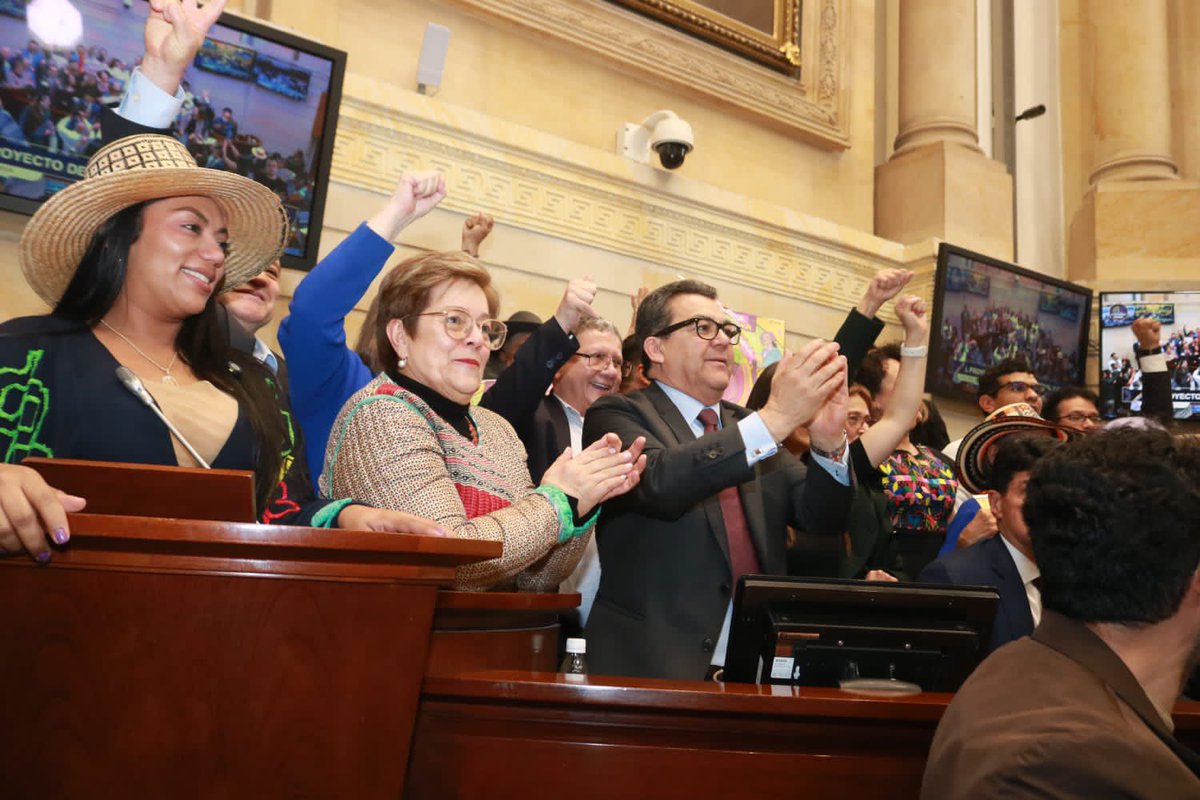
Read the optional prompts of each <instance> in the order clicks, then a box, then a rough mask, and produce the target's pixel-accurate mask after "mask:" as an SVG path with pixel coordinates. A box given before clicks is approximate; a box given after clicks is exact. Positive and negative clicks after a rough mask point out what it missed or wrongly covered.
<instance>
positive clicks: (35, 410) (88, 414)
mask: <svg viewBox="0 0 1200 800" xmlns="http://www.w3.org/2000/svg"><path fill="white" fill-rule="evenodd" d="M117 366H118V363H117V361H116V360H115V359H114V358H113V357H112V354H111V353H109V352H108V350H107V349H106V348H105V347H104V345H102V344H101V343H100V341H99V340H98V339H97V338H96V337H95V335H94V334H93V333H92V332H91V330H89V329H88V328H87V327H86V326H84V325H81V324H80V323H77V322H71V321H68V320H62V319H59V318H56V317H53V316H41V317H22V318H20V319H14V320H9V321H8V322H5V323H3V324H0V461H3V462H4V463H9V464H16V463H20V462H21V461H22V460H24V459H25V458H26V457H28V456H45V457H48V458H54V457H57V458H82V459H90V460H94V461H124V462H130V463H135V464H161V465H166V466H174V465H175V464H176V463H177V462H176V460H175V451H174V449H173V447H172V444H171V434H170V432H169V431H168V430H167V428H166V426H165V425H163V423H162V421H161V420H159V419H158V417H157V416H155V415H154V413H153V412H152V411H151V410H150V409H149V408H147V407H146V406H144V405H143V404H142V402H141V401H140V400H138V399H137V398H136V397H134V396H133V395H132V394H131V393H130V392H129V391H128V390H127V389H126V388H125V387H124V386H122V385H121V382H120V381H119V380H118V379H117V376H116V369H117ZM243 379H244V380H255V379H262V380H268V379H269V374H268V373H267V371H266V370H265V368H264V369H263V371H262V375H261V376H259V375H244V376H243ZM280 409H281V413H282V414H284V415H285V416H286V417H288V418H289V420H288V422H289V424H288V425H287V426H286V427H287V428H288V429H289V430H290V431H291V436H292V441H291V442H289V443H288V444H287V445H285V446H286V447H287V449H288V451H290V452H285V453H284V464H285V465H286V467H287V469H286V472H285V474H284V475H283V476H282V478H281V480H280V482H279V486H278V488H277V489H276V492H275V494H274V496H273V497H272V499H271V501H270V503H269V504H268V506H267V508H265V509H259V518H260V519H261V520H262V521H263V522H270V523H273V524H278V525H311V524H313V517H314V515H316V514H318V512H320V510H321V509H322V508H323V507H324V506H325V505H326V503H325V502H322V501H319V500H317V499H316V496H315V493H314V491H313V488H312V484H311V482H310V481H309V479H308V468H307V466H306V463H305V460H304V446H303V442H302V440H301V433H300V429H299V426H297V425H295V424H291V421H290V416H291V412H290V410H289V409H288V407H287V395H286V393H285V392H281V393H280ZM254 447H255V444H254V435H253V431H252V430H251V426H250V420H249V419H248V418H247V416H246V414H245V409H239V413H238V419H237V423H236V424H235V425H234V428H233V432H232V433H231V434H230V436H229V439H228V440H227V441H226V442H225V446H224V447H223V448H222V449H221V452H220V453H219V454H218V455H217V458H216V459H215V460H214V461H213V463H212V466H213V467H214V468H219V469H248V470H253V469H254V467H255V452H254Z"/></svg>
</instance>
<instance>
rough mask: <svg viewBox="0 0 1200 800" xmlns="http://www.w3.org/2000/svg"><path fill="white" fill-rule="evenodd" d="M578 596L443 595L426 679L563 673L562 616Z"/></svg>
mask: <svg viewBox="0 0 1200 800" xmlns="http://www.w3.org/2000/svg"><path fill="white" fill-rule="evenodd" d="M578 607H579V595H578V594H532V593H527V592H451V591H446V590H443V591H441V592H438V600H437V608H436V610H435V611H434V617H433V636H432V638H431V639H430V643H429V658H428V660H427V662H426V665H425V674H426V675H445V674H449V673H454V672H461V671H463V670H471V671H476V670H485V669H516V670H529V671H535V672H553V671H554V670H556V669H558V644H559V638H560V635H561V633H562V629H561V624H560V622H559V616H560V615H561V614H563V613H565V612H567V611H570V610H571V609H574V608H578Z"/></svg>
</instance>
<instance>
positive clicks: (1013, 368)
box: [942, 358, 1047, 458]
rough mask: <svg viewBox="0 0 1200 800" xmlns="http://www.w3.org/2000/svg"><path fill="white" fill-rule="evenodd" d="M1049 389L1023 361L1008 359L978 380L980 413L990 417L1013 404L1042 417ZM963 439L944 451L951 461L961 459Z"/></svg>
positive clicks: (987, 371)
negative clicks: (1027, 408) (1024, 405)
mask: <svg viewBox="0 0 1200 800" xmlns="http://www.w3.org/2000/svg"><path fill="white" fill-rule="evenodd" d="M1046 391H1047V389H1046V387H1045V386H1043V385H1042V384H1040V383H1038V379H1037V376H1035V375H1034V374H1033V370H1032V369H1030V368H1029V364H1028V363H1027V362H1026V361H1025V359H1023V358H1006V359H1004V360H1003V361H1000V362H998V363H996V364H993V365H992V366H990V367H988V368H987V370H986V371H985V372H984V373H983V374H982V375H980V376H979V399H978V401H977V402H978V403H979V410H980V411H981V412H983V416H985V417H986V416H987V415H988V414H991V413H992V412H993V411H995V410H996V409H997V408H1001V407H1003V406H1007V405H1011V404H1013V403H1025V404H1027V405H1028V406H1029V407H1030V408H1032V409H1033V410H1034V411H1036V412H1037V413H1038V414H1041V413H1042V396H1043V395H1045V394H1046ZM961 445H962V439H956V440H955V441H953V442H951V443H950V444H948V445H946V447H945V448H944V449H943V450H942V452H943V453H945V454H946V455H947V456H949V457H950V458H956V457H957V456H958V448H959V447H960V446H961Z"/></svg>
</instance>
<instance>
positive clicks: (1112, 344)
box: [1100, 291, 1200, 421]
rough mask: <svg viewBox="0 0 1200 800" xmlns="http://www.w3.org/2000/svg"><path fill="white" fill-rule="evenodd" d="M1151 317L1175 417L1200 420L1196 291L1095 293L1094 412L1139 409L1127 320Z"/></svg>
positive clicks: (1138, 378) (1199, 295) (1119, 413)
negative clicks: (1096, 395)
mask: <svg viewBox="0 0 1200 800" xmlns="http://www.w3.org/2000/svg"><path fill="white" fill-rule="evenodd" d="M1147 316H1153V317H1157V318H1158V321H1159V322H1160V323H1162V343H1163V355H1164V356H1166V359H1167V369H1168V370H1169V371H1170V373H1171V402H1172V405H1173V406H1174V414H1175V419H1178V420H1193V421H1196V420H1200V291H1195V292H1102V293H1101V294H1100V413H1101V415H1103V416H1105V417H1107V418H1109V419H1112V418H1114V417H1124V416H1128V415H1130V414H1136V413H1138V412H1140V411H1141V410H1142V373H1141V372H1140V371H1139V370H1138V368H1137V363H1138V362H1137V356H1136V354H1135V351H1134V345H1135V344H1136V342H1137V339H1136V338H1135V337H1134V335H1133V329H1132V328H1131V326H1132V325H1133V321H1134V320H1135V319H1137V318H1138V317H1147Z"/></svg>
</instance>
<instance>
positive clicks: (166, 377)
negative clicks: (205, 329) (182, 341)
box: [100, 320, 179, 386]
mask: <svg viewBox="0 0 1200 800" xmlns="http://www.w3.org/2000/svg"><path fill="white" fill-rule="evenodd" d="M100 324H101V325H103V326H104V327H106V328H108V329H109V330H110V331H112V332H113V333H115V334H116V335H117V336H119V337H121V340H122V341H123V342H125V344H127V345H129V346H130V347H132V348H133V351H134V352H135V353H137V354H138V355H139V356H141V357H142V358H144V359H146V360H147V361H149V362H150V363H151V364H153V365H154V366H155V367H156V368H157V369H159V370H161V371H162V374H163V376H162V382H163V383H165V384H168V385H170V386H178V385H179V381H177V380H175V377H174V376H173V375H171V367H173V366H175V359H177V358H179V351H178V350H176V351H175V352H174V353H172V354H171V360H170V362H168V364H167V365H166V366H165V367H164V366H163V365H162V364H160V363H158V362H157V361H155V360H154V359H153V358H151V357H150V356H148V355H146V353H145V352H144V351H143V350H142V348H140V347H138V346H137V345H136V344H134V343H133V342H132V341H130V339H129V337H128V336H126V335H125V334H123V333H121V332H120V331H119V330H117V329H116V328H114V327H113V326H112V325H109V324H108V323H107V322H105V321H104V320H100Z"/></svg>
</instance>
